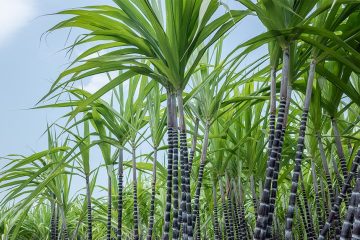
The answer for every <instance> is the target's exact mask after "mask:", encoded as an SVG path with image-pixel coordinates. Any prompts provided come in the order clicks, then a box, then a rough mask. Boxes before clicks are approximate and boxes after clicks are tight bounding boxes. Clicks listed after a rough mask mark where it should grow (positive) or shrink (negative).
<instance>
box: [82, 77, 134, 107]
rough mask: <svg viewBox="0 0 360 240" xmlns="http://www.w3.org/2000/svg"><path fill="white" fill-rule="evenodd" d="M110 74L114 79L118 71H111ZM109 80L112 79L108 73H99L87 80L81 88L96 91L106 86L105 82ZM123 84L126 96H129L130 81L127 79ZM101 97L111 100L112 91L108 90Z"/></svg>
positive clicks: (91, 91)
mask: <svg viewBox="0 0 360 240" xmlns="http://www.w3.org/2000/svg"><path fill="white" fill-rule="evenodd" d="M109 74H110V78H111V79H114V78H115V77H116V76H117V73H116V72H110V73H109ZM109 81H110V79H109V78H108V75H107V74H105V73H103V74H98V75H95V76H92V77H91V78H90V79H89V80H85V82H84V85H83V86H82V87H80V88H82V89H84V90H85V91H87V92H90V93H95V92H96V91H98V90H99V89H100V88H102V87H103V86H105V84H107V83H109ZM123 86H124V95H125V96H124V97H127V95H128V91H129V82H128V81H125V82H124V83H123ZM101 98H102V99H103V100H105V101H110V98H111V92H107V93H106V94H105V95H103V96H102V97H101Z"/></svg>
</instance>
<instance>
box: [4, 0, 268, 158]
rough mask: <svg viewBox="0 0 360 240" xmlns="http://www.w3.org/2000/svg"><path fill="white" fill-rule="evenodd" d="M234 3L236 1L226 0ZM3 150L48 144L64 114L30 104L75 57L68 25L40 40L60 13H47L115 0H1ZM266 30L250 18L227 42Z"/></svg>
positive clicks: (92, 85)
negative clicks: (68, 51)
mask: <svg viewBox="0 0 360 240" xmlns="http://www.w3.org/2000/svg"><path fill="white" fill-rule="evenodd" d="M223 2H225V3H227V4H228V5H229V6H230V7H234V6H235V5H236V4H234V1H232V0H228V1H223ZM0 3H1V8H0V25H1V26H2V29H1V30H0V56H1V58H0V70H1V71H0V79H1V83H2V84H1V87H0V109H1V117H0V128H1V129H0V156H5V155H7V154H13V153H16V154H30V153H32V152H33V151H40V150H43V149H46V141H47V140H46V137H42V134H43V132H44V131H45V129H46V125H47V123H48V122H49V123H52V122H53V121H55V120H56V119H58V118H59V117H60V116H61V115H62V113H63V112H62V111H60V110H58V109H45V110H29V109H30V108H31V107H34V105H35V104H36V102H37V101H38V100H39V99H40V98H41V97H42V96H43V95H44V94H45V93H46V92H47V90H48V89H49V87H50V85H51V83H52V82H53V81H54V80H55V79H56V77H57V76H58V74H59V73H60V72H61V71H62V70H63V69H64V68H65V67H66V66H67V64H68V63H69V59H68V58H66V56H65V52H63V51H60V50H61V49H62V48H63V47H64V46H65V42H66V38H67V35H68V32H67V31H62V32H61V31H60V32H57V33H55V34H52V35H50V36H48V37H47V38H43V39H42V40H40V37H41V35H42V34H43V33H44V32H45V31H46V30H47V29H49V28H50V27H51V26H53V25H54V24H56V23H57V22H58V21H59V20H60V18H59V17H57V16H44V15H46V14H50V13H54V12H56V11H59V10H63V9H68V8H73V7H80V6H85V5H94V4H108V3H111V1H110V0H77V1H73V0H61V1H54V0H11V1H9V0H0ZM262 31H263V28H262V26H261V24H260V23H259V22H257V21H256V19H255V17H252V18H251V17H250V18H247V19H246V20H244V21H243V22H242V23H241V24H239V25H238V27H237V28H236V29H235V30H234V31H233V32H232V33H231V35H230V36H229V38H228V39H227V44H225V48H226V51H230V50H231V49H232V48H233V47H234V46H236V45H237V44H238V43H240V42H243V41H245V40H247V39H249V38H250V37H251V36H255V35H256V34H259V33H260V32H262ZM72 35H73V36H74V35H76V31H75V33H74V32H73V33H72ZM104 83H105V80H104V78H102V77H101V76H100V77H94V78H92V79H89V80H88V83H87V84H86V85H85V88H87V90H89V91H95V90H96V89H98V88H99V87H100V86H101V85H103V84H104Z"/></svg>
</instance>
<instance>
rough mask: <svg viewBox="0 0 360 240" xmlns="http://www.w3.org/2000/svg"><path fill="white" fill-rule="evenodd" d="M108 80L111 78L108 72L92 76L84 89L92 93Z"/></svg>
mask: <svg viewBox="0 0 360 240" xmlns="http://www.w3.org/2000/svg"><path fill="white" fill-rule="evenodd" d="M108 82H109V79H108V77H107V76H106V74H99V75H95V76H93V77H92V78H90V81H89V82H88V83H87V84H85V85H84V90H85V91H88V92H90V93H95V92H96V91H97V90H99V89H100V88H101V87H103V86H104V85H105V84H106V83H108Z"/></svg>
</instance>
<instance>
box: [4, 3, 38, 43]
mask: <svg viewBox="0 0 360 240" xmlns="http://www.w3.org/2000/svg"><path fill="white" fill-rule="evenodd" d="M35 12H36V11H35V6H34V1H33V0H0V26H1V28H0V45H3V44H4V43H6V42H7V41H9V40H10V39H11V37H13V36H14V34H16V33H17V32H18V31H19V30H20V29H21V28H22V27H24V26H25V25H26V24H28V23H29V22H30V21H31V20H32V19H33V18H34V17H35Z"/></svg>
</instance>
